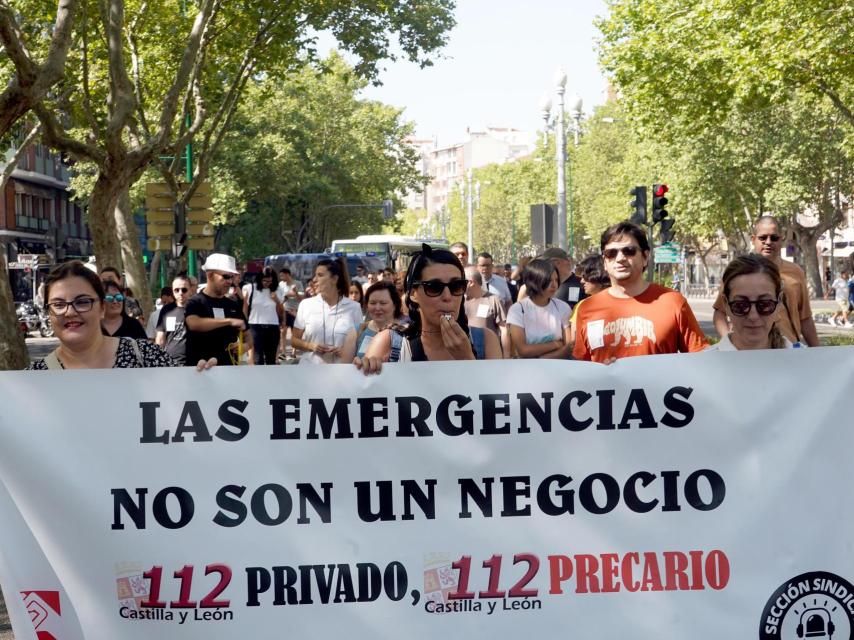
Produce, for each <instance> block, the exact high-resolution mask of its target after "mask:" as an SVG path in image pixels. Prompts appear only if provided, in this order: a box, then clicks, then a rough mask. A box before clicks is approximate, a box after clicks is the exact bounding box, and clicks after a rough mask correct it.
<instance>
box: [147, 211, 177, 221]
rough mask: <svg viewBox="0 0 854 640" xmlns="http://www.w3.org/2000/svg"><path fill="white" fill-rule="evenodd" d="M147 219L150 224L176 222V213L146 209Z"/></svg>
mask: <svg viewBox="0 0 854 640" xmlns="http://www.w3.org/2000/svg"><path fill="white" fill-rule="evenodd" d="M145 220H146V222H148V224H175V214H174V213H172V210H171V209H170V210H169V211H146V213H145Z"/></svg>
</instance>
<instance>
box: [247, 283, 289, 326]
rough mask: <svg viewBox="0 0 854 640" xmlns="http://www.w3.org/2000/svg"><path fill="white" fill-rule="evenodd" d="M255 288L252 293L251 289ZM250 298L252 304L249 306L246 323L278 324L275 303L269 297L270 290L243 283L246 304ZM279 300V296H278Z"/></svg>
mask: <svg viewBox="0 0 854 640" xmlns="http://www.w3.org/2000/svg"><path fill="white" fill-rule="evenodd" d="M253 287H254V288H255V294H254V295H253V294H252V289H253ZM250 298H251V299H252V304H251V305H250V307H249V317H248V318H247V319H246V320H247V324H279V314H278V313H276V303H275V302H273V299H272V298H271V297H270V290H269V289H264V290H263V291H262V290H260V289H258V288H257V287H256V286H255V285H254V284H245V285H243V299H244V300H246V304H249V299H250ZM279 300H280V301H281V298H279Z"/></svg>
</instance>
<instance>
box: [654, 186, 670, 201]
mask: <svg viewBox="0 0 854 640" xmlns="http://www.w3.org/2000/svg"><path fill="white" fill-rule="evenodd" d="M668 191H670V187H668V186H667V185H666V184H657V185H655V192H654V193H653V195H654V196H655V197H656V198H660V197H661V196H663V195H664V194H665V193H667V192H668Z"/></svg>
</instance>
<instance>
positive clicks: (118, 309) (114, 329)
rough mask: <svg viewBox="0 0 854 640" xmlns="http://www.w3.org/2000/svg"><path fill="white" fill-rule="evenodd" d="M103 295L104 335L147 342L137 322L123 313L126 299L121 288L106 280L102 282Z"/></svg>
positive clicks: (102, 325) (146, 336)
mask: <svg viewBox="0 0 854 640" xmlns="http://www.w3.org/2000/svg"><path fill="white" fill-rule="evenodd" d="M104 294H105V295H104V319H103V320H101V328H102V329H103V331H104V335H105V336H110V337H113V338H133V339H134V340H147V339H148V334H146V333H145V329H144V328H143V326H142V324H140V322H139V320H137V319H136V318H132V317H131V316H130V315H128V314H127V313H126V311H125V301H126V300H127V298H126V296H125V294H124V293H123V291H122V289H121V287H120V286H119V285H118V284H116V283H115V282H113V281H112V280H107V281H106V282H104Z"/></svg>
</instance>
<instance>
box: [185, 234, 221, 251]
mask: <svg viewBox="0 0 854 640" xmlns="http://www.w3.org/2000/svg"><path fill="white" fill-rule="evenodd" d="M185 246H186V247H187V248H188V249H195V250H196V251H213V248H214V239H213V236H206V237H202V238H187V242H186V243H185Z"/></svg>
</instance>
